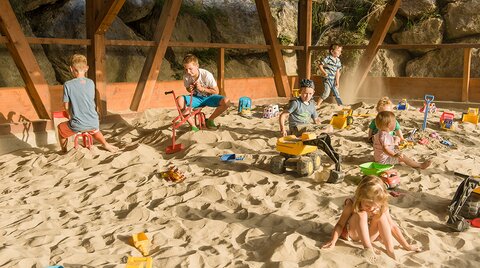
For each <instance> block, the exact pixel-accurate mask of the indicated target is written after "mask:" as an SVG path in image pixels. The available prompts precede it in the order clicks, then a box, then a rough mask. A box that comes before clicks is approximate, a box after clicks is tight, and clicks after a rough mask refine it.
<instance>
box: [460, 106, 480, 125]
mask: <svg viewBox="0 0 480 268" xmlns="http://www.w3.org/2000/svg"><path fill="white" fill-rule="evenodd" d="M462 122H463V123H465V122H470V123H472V124H475V125H476V124H478V108H468V110H467V112H466V113H463V114H462Z"/></svg>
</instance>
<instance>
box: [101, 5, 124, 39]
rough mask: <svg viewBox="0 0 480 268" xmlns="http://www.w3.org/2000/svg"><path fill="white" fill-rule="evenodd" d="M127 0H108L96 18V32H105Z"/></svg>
mask: <svg viewBox="0 0 480 268" xmlns="http://www.w3.org/2000/svg"><path fill="white" fill-rule="evenodd" d="M124 3H125V0H108V2H107V3H105V4H104V7H103V8H102V10H101V11H100V13H99V15H98V16H97V17H96V18H95V34H105V33H106V32H107V30H108V28H110V25H112V23H113V20H114V19H115V17H116V16H117V14H118V12H120V9H121V8H122V6H123V4H124Z"/></svg>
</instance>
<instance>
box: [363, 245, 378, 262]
mask: <svg viewBox="0 0 480 268" xmlns="http://www.w3.org/2000/svg"><path fill="white" fill-rule="evenodd" d="M362 256H363V257H364V258H365V259H366V260H367V262H369V263H375V262H376V261H377V253H376V252H375V249H373V248H366V249H364V250H363V252H362Z"/></svg>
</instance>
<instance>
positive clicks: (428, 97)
mask: <svg viewBox="0 0 480 268" xmlns="http://www.w3.org/2000/svg"><path fill="white" fill-rule="evenodd" d="M434 99H435V96H433V95H425V112H424V114H425V115H424V116H423V125H422V130H425V129H426V128H427V118H428V111H429V110H430V103H432V102H433V100H434Z"/></svg>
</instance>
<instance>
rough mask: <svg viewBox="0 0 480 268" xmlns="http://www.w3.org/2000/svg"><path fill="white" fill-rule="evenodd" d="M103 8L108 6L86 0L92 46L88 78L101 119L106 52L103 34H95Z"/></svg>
mask: <svg viewBox="0 0 480 268" xmlns="http://www.w3.org/2000/svg"><path fill="white" fill-rule="evenodd" d="M103 8H108V6H103V5H102V3H101V1H98V0H87V2H86V13H85V14H86V20H87V21H86V26H87V37H88V38H89V39H90V40H91V44H92V45H91V46H89V47H87V59H88V63H89V69H88V76H89V77H90V78H91V79H92V80H93V81H94V82H95V89H96V90H95V100H96V103H97V111H98V113H99V115H100V117H101V118H104V117H105V116H106V115H107V94H106V90H107V83H106V68H105V62H106V50H105V34H97V33H96V32H97V29H96V21H97V19H98V18H97V16H99V15H98V14H102V12H101V11H102V9H103Z"/></svg>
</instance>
